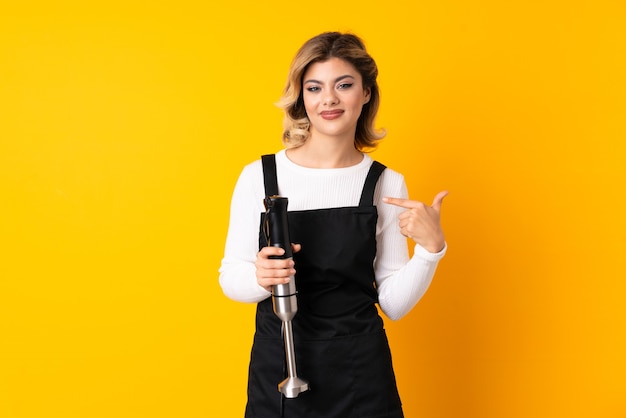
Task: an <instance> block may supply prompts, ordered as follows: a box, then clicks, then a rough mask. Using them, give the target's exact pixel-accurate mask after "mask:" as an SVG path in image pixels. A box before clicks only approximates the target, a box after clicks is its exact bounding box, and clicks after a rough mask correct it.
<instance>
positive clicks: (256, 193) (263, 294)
mask: <svg viewBox="0 0 626 418" xmlns="http://www.w3.org/2000/svg"><path fill="white" fill-rule="evenodd" d="M371 164H372V159H371V158H370V157H369V156H368V155H367V154H364V155H363V160H362V161H361V162H360V163H359V164H357V165H354V166H351V167H345V168H331V169H319V168H307V167H302V166H299V165H297V164H295V163H293V162H292V161H290V160H289V159H288V158H287V155H286V153H285V150H282V151H279V152H278V153H277V154H276V171H277V176H278V188H279V194H280V195H281V196H285V197H287V198H289V207H288V210H289V211H298V210H313V209H325V208H334V207H347V206H358V204H359V199H360V197H361V192H362V190H363V185H364V183H365V178H366V176H367V173H368V171H369V168H370V165H371ZM407 196H408V193H407V187H406V183H405V181H404V177H403V176H402V175H401V174H399V173H397V172H395V171H393V170H391V169H389V168H387V169H386V170H385V171H383V173H382V175H381V176H380V178H379V180H378V184H377V186H376V190H375V193H374V205H376V206H377V209H378V222H377V225H376V241H377V253H376V259H375V260H374V272H375V276H376V289H377V291H378V300H379V304H380V307H381V309H382V311H383V312H384V313H385V315H386V316H388V317H389V318H390V319H393V320H397V319H400V318H401V317H402V316H404V315H406V314H407V313H408V312H409V311H410V310H411V309H412V308H413V307H414V306H415V304H417V302H418V301H419V300H420V298H421V297H422V296H423V295H424V293H425V292H426V290H427V289H428V286H429V285H430V282H431V280H432V278H433V275H434V274H435V270H436V268H437V264H438V262H439V260H440V259H441V258H442V257H443V256H444V254H445V252H446V248H447V246H446V247H444V249H443V250H441V251H440V252H438V253H430V252H428V251H427V250H426V249H424V248H423V247H421V246H420V245H416V246H415V249H414V252H413V257H411V258H410V259H409V253H408V247H407V240H406V238H405V237H404V236H403V235H402V234H401V233H400V227H399V226H398V215H399V214H400V213H401V212H402V211H403V210H404V209H402V208H400V207H397V206H394V205H390V204H386V203H383V202H382V198H383V197H400V198H407ZM264 197H265V189H264V184H263V168H262V165H261V160H257V161H255V162H253V163H251V164H249V165H247V166H246V167H244V169H243V171H242V173H241V175H240V176H239V179H238V181H237V184H236V186H235V190H234V192H233V196H232V202H231V210H230V223H229V228H228V236H227V238H226V248H225V252H224V258H223V259H222V265H221V267H220V269H219V272H220V278H219V281H220V285H221V287H222V290H223V291H224V294H225V295H226V296H228V297H229V298H231V299H233V300H236V301H240V302H260V301H262V300H263V299H265V298H267V297H269V296H270V295H271V293H269V292H267V291H266V290H265V289H264V288H263V287H261V286H260V285H259V284H258V283H257V278H256V267H255V264H254V263H255V261H256V256H257V253H258V251H259V248H258V245H259V241H258V239H259V225H260V219H261V218H260V214H261V213H262V212H264V211H265V207H264V206H263V198H264ZM295 269H296V280H297V270H298V266H297V264H296V266H295Z"/></svg>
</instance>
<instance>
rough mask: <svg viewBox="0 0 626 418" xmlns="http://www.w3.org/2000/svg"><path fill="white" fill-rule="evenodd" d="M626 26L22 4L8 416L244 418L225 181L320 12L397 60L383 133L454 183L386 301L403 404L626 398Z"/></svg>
mask: <svg viewBox="0 0 626 418" xmlns="http://www.w3.org/2000/svg"><path fill="white" fill-rule="evenodd" d="M213 3H224V5H222V6H217V5H212V4H213ZM624 28H626V5H625V4H624V2H623V1H618V0H614V1H612V0H595V1H580V0H574V1H564V0H555V1H533V0H530V1H519V0H515V1H511V2H507V1H504V2H503V1H495V0H478V1H464V0H442V1H428V2H427V1H415V2H398V3H397V4H396V3H394V2H386V3H385V2H382V3H381V2H374V1H369V2H368V1H354V0H346V1H343V2H328V1H319V2H309V3H303V2H291V1H275V2H256V1H249V2H243V1H236V0H235V1H230V2H204V1H195V2H193V1H186V0H180V1H169V2H149V1H125V2H121V1H119V2H118V1H115V2H103V3H92V2H69V1H60V2H52V1H50V2H28V1H27V2H12V3H10V4H9V2H5V4H4V5H3V6H2V8H1V9H0V202H1V203H0V204H1V212H0V237H1V241H0V242H1V244H2V246H1V249H0V417H2V418H25V417H29V418H30V417H37V418H39V417H41V418H43V417H63V418H72V417H81V418H83V417H84V418H92V417H93V418H96V417H107V418H110V417H116V418H120V417H137V418H139V417H150V418H158V417H186V418H192V417H223V418H228V417H241V416H242V414H243V408H244V405H245V389H246V373H247V362H248V356H249V349H250V345H251V339H252V332H253V315H254V306H252V305H244V304H240V303H236V302H232V301H230V300H228V299H227V298H226V297H225V296H223V295H222V293H221V290H220V288H219V286H218V282H217V269H218V267H219V263H220V259H221V257H222V252H223V244H224V239H225V234H226V227H227V220H228V207H229V200H230V194H231V191H232V188H233V186H234V183H235V181H236V178H237V176H238V174H239V172H240V170H241V168H242V167H243V165H244V164H246V163H248V162H250V161H252V160H254V159H256V158H258V156H259V155H260V154H261V153H264V152H273V151H276V150H278V149H280V148H281V144H280V134H281V114H280V111H279V110H277V109H276V108H275V107H274V106H273V103H274V102H275V101H276V100H277V99H278V98H279V96H280V92H281V90H282V87H283V84H284V80H285V77H286V74H287V67H288V65H289V62H290V60H291V58H292V56H293V53H294V52H295V50H296V49H297V48H298V47H299V46H300V45H301V44H302V42H304V41H305V40H306V39H308V38H309V37H311V36H313V35H316V34H317V33H319V32H322V31H325V30H350V31H354V32H356V33H357V34H359V35H361V36H362V37H363V38H364V39H365V40H366V42H367V45H368V47H369V50H370V52H371V53H372V55H373V56H374V57H375V58H376V60H377V62H378V64H379V68H380V73H381V75H380V85H381V89H382V109H381V112H380V116H379V119H378V125H379V126H381V127H385V128H387V130H388V136H387V138H386V140H385V141H384V143H383V144H382V145H381V147H380V149H379V150H378V151H376V152H375V153H374V154H373V156H374V157H375V158H377V159H379V160H381V161H382V162H384V163H385V164H387V165H389V166H390V167H392V168H394V169H396V170H398V171H400V172H402V173H404V174H405V177H406V180H407V183H408V185H409V189H410V194H411V196H412V197H413V198H414V199H419V200H425V201H430V200H431V199H432V197H433V196H434V195H435V193H436V192H438V191H439V190H441V189H444V188H445V189H448V190H449V191H450V195H449V197H448V198H446V200H445V201H444V206H443V224H444V227H445V230H446V233H447V239H448V243H449V253H448V255H447V256H446V257H445V259H444V260H443V261H442V263H441V264H440V269H439V271H438V273H437V275H436V278H435V280H434V282H433V285H432V286H431V288H430V290H429V292H428V293H427V295H426V296H425V298H424V299H423V300H422V301H421V303H420V304H419V305H418V306H417V307H416V308H415V309H414V310H413V311H412V312H411V313H410V314H409V315H408V316H407V317H405V318H404V319H402V320H401V321H399V322H394V323H390V322H388V323H387V326H388V330H389V334H390V339H391V345H392V350H393V353H394V360H395V364H396V372H397V377H398V384H399V388H400V392H401V395H402V397H403V401H404V405H405V413H406V416H407V417H433V418H439V417H455V418H456V417H477V418H478V417H479V418H502V417H507V418H515V417H520V418H521V417H557V416H567V417H603V418H604V417H606V418H609V417H624V416H626V400H625V399H626V397H625V394H626V383H625V381H624V379H625V376H626V355H625V353H626V322H625V321H626V308H624V296H625V293H626V292H625V291H626V266H625V261H624V260H625V259H626V257H625V256H624V254H623V251H624V250H625V249H626V238H625V236H626V221H625V220H624V217H625V216H626V197H625V189H626V187H625V186H626V184H625V183H626V182H625V179H626V146H625V145H624V142H625V140H626V128H625V119H626V81H625V76H626V30H625V29H624Z"/></svg>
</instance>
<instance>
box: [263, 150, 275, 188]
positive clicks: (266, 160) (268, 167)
mask: <svg viewBox="0 0 626 418" xmlns="http://www.w3.org/2000/svg"><path fill="white" fill-rule="evenodd" d="M261 162H262V163H263V182H264V183H265V196H278V179H277V177H276V155H274V154H267V155H263V156H261Z"/></svg>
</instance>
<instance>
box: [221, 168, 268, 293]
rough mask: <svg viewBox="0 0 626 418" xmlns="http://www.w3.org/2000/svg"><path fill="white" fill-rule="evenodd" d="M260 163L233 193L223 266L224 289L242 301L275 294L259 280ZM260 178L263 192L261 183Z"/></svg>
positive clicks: (244, 173)
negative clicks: (257, 266)
mask: <svg viewBox="0 0 626 418" xmlns="http://www.w3.org/2000/svg"><path fill="white" fill-rule="evenodd" d="M260 167H261V166H260V163H259V164H251V165H249V166H247V167H246V168H244V170H243V171H242V173H241V175H240V176H239V179H238V180H237V184H236V185H235V190H234V192H233V196H232V201H231V207H230V220H229V226H228V235H227V237H226V246H225V250H224V258H223V259H222V264H221V266H220V269H219V273H220V276H219V282H220V286H221V287H222V291H223V292H224V294H225V295H226V296H228V297H229V298H231V299H233V300H236V301H239V302H251V303H252V302H260V301H261V300H263V299H265V298H267V297H269V296H270V295H271V293H269V292H268V291H266V290H265V289H264V288H263V287H261V286H259V284H258V283H257V279H256V267H255V265H254V263H255V261H256V255H257V253H258V245H259V242H258V231H259V222H260V214H261V213H262V211H263V196H262V192H263V186H262V171H261V168H260ZM257 179H261V181H260V191H259V190H258V189H259V184H256V183H257V182H259V181H258V180H257Z"/></svg>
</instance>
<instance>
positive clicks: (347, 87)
mask: <svg viewBox="0 0 626 418" xmlns="http://www.w3.org/2000/svg"><path fill="white" fill-rule="evenodd" d="M353 84H354V83H341V84H340V85H339V86H337V88H339V89H340V90H345V89H349V88H350V87H352V85H353Z"/></svg>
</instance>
